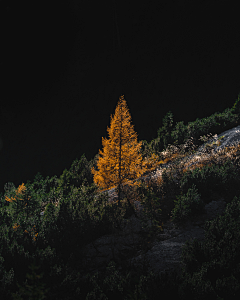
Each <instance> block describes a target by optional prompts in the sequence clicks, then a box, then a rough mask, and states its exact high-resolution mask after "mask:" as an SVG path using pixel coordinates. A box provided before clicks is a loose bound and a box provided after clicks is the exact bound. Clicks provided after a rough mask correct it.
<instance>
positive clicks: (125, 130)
mask: <svg viewBox="0 0 240 300" xmlns="http://www.w3.org/2000/svg"><path fill="white" fill-rule="evenodd" d="M107 132H108V135H109V138H108V139H107V138H102V145H103V150H99V158H98V161H97V168H98V170H95V169H94V168H93V169H92V172H93V175H94V182H95V183H96V184H97V185H98V186H99V187H100V188H101V189H102V190H106V189H110V188H113V187H117V190H118V205H120V193H121V189H122V187H123V185H124V184H125V183H130V182H131V183H132V181H133V180H134V179H136V178H138V177H139V176H141V175H142V174H143V173H144V168H143V165H142V155H141V153H140V151H141V144H142V143H141V142H138V141H137V133H136V132H135V131H134V128H133V125H132V124H131V115H130V113H129V110H128V107H127V103H126V100H125V99H124V95H123V96H120V97H119V102H118V104H117V107H116V110H115V114H114V116H113V117H112V116H111V121H110V127H107Z"/></svg>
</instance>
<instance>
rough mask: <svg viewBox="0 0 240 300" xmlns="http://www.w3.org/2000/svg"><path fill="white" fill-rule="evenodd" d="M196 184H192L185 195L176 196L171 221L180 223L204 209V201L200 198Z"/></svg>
mask: <svg viewBox="0 0 240 300" xmlns="http://www.w3.org/2000/svg"><path fill="white" fill-rule="evenodd" d="M200 197H201V196H200V194H198V190H197V188H196V186H195V185H194V184H193V185H192V187H191V188H190V189H188V191H187V193H186V194H185V195H181V196H177V200H174V202H175V208H174V209H173V211H172V218H173V221H174V222H176V223H182V222H184V221H186V220H187V219H189V218H192V217H193V216H195V215H197V214H200V213H202V212H203V209H204V202H203V201H202V200H201V198H200Z"/></svg>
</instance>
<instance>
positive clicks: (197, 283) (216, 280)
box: [181, 197, 240, 299]
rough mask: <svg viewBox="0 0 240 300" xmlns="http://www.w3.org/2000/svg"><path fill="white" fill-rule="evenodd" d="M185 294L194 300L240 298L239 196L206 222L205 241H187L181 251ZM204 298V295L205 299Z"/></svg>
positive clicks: (183, 290)
mask: <svg viewBox="0 0 240 300" xmlns="http://www.w3.org/2000/svg"><path fill="white" fill-rule="evenodd" d="M182 261H183V263H184V268H183V278H184V284H183V285H182V287H181V289H182V292H183V293H185V295H187V294H188V296H189V295H190V294H192V296H193V295H194V297H195V298H194V299H204V297H208V298H207V299H210V297H211V299H239V297H240V198H237V197H234V198H233V200H232V202H231V203H229V204H228V205H227V207H226V210H225V213H224V215H222V216H218V217H217V218H216V219H214V220H213V221H208V222H206V223H205V240H204V241H203V242H199V241H197V240H194V241H193V242H187V243H186V245H185V246H184V248H183V251H182ZM205 299H206V298H205Z"/></svg>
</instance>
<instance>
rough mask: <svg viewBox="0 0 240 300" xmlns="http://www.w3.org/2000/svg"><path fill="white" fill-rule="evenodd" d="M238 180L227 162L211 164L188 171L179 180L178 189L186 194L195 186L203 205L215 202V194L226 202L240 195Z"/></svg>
mask: <svg viewBox="0 0 240 300" xmlns="http://www.w3.org/2000/svg"><path fill="white" fill-rule="evenodd" d="M239 180H240V179H239V171H238V170H237V168H236V167H235V166H234V165H233V163H232V162H231V161H230V160H227V161H226V162H225V163H224V164H223V165H216V164H213V165H211V166H208V165H207V166H203V167H202V168H196V169H194V170H188V171H187V172H186V173H184V175H183V176H182V178H181V181H180V188H181V190H182V191H183V192H186V191H187V190H188V189H189V188H190V187H191V186H192V185H193V184H195V185H196V186H197V188H198V190H199V192H200V193H201V195H202V199H203V201H204V202H205V203H209V202H210V201H212V200H216V199H214V197H216V196H215V195H216V194H218V195H223V196H224V198H225V200H226V201H227V202H228V201H231V199H232V198H233V196H235V195H238V194H239V193H240V189H239V183H240V182H239Z"/></svg>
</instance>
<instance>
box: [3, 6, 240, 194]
mask: <svg viewBox="0 0 240 300" xmlns="http://www.w3.org/2000/svg"><path fill="white" fill-rule="evenodd" d="M31 2H33V3H27V2H20V1H3V2H1V3H0V28H1V36H2V46H1V50H0V51H1V55H0V72H1V74H0V75H1V78H3V79H2V80H1V89H0V93H1V94H0V101H1V102H0V130H1V131H0V138H1V143H0V148H1V150H0V167H1V172H0V192H1V191H3V186H4V184H5V183H6V182H13V183H14V184H15V185H16V186H18V185H19V184H21V183H22V182H26V181H27V180H28V179H29V180H32V179H33V178H34V176H35V175H36V173H37V172H40V173H41V174H42V175H43V176H44V177H45V176H47V175H49V176H53V175H57V176H59V175H60V174H61V173H62V172H63V170H64V169H65V168H69V167H70V165H71V163H72V161H73V160H74V159H76V158H80V157H81V155H82V154H83V153H85V154H86V156H87V158H88V159H91V158H92V157H93V156H94V155H95V154H96V153H97V152H98V150H99V148H101V147H102V145H101V139H102V136H106V134H107V132H106V129H107V126H109V122H110V115H111V114H113V113H114V110H115V107H116V104H117V101H118V98H119V96H120V95H121V94H124V95H125V99H126V100H127V103H128V107H129V109H130V113H131V115H132V121H133V124H134V125H135V130H136V131H137V133H138V136H139V139H140V140H143V139H145V140H148V141H150V140H151V139H152V138H155V137H156V136H157V130H158V129H159V127H161V125H162V118H163V117H164V116H165V115H166V113H167V112H168V111H169V110H171V111H172V112H173V114H174V119H175V121H185V123H186V122H189V121H194V120H195V119H196V118H203V117H207V116H209V115H211V114H213V113H214V112H216V111H219V112H221V111H223V110H224V109H225V108H227V107H231V106H232V105H233V103H234V101H235V100H236V98H237V95H238V93H239V92H240V81H239V79H240V68H239V67H240V55H239V53H240V52H239V50H240V45H239V41H240V39H239V35H240V34H239V29H240V27H239V25H240V20H239V16H238V10H237V7H236V6H235V7H234V6H230V5H229V4H228V1H217V2H216V1H159V4H157V2H156V1H145V2H143V1H138V2H137V1H136V5H135V6H133V5H132V6H130V5H129V1H119V0H115V1H114V0H107V1H96V2H94V5H93V3H92V2H91V1H87V0H85V1H80V0H69V1H65V3H62V2H61V1H59V2H51V1H48V2H47V4H46V5H45V4H43V2H41V1H40V2H36V1H31ZM24 3H25V4H24ZM141 3H142V4H141ZM1 145H2V146H1Z"/></svg>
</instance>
